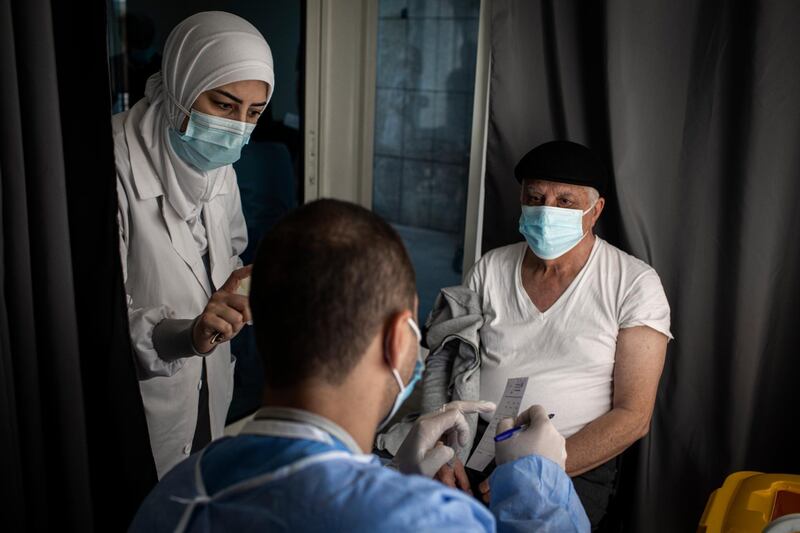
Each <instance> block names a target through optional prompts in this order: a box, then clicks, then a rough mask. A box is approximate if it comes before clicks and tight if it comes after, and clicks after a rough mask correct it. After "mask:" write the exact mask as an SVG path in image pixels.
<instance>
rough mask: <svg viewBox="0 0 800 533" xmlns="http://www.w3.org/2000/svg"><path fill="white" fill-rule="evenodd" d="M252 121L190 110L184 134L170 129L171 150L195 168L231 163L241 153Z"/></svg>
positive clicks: (250, 131) (217, 166) (248, 138)
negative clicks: (242, 120)
mask: <svg viewBox="0 0 800 533" xmlns="http://www.w3.org/2000/svg"><path fill="white" fill-rule="evenodd" d="M255 127H256V125H255V124H250V123H248V122H241V121H238V120H231V119H228V118H222V117H215V116H213V115H206V114H205V113H201V112H199V111H197V110H195V109H192V113H191V115H189V123H188V124H187V126H186V131H185V132H184V133H179V132H178V131H175V130H173V129H170V130H169V140H170V144H171V145H172V149H173V150H175V153H177V154H178V155H179V156H180V158H181V159H183V160H184V161H186V162H187V163H189V164H190V165H192V166H193V167H195V168H196V169H198V170H202V171H204V172H208V171H209V170H214V169H215V168H219V167H224V166H225V165H230V164H232V163H235V162H236V161H238V160H239V158H240V157H241V156H242V147H244V145H246V144H247V143H248V141H250V134H251V133H253V128H255Z"/></svg>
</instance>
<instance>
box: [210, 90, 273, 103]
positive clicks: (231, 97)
mask: <svg viewBox="0 0 800 533" xmlns="http://www.w3.org/2000/svg"><path fill="white" fill-rule="evenodd" d="M214 92H215V93H219V94H221V95H222V96H225V97H227V98H230V99H231V100H233V101H234V102H236V103H237V104H241V103H242V99H241V98H239V97H237V96H234V95H232V94H231V93H229V92H228V91H223V90H222V89H214ZM265 105H267V103H266V102H258V103H255V104H250V107H263V106H265Z"/></svg>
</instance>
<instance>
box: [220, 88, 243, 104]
mask: <svg viewBox="0 0 800 533" xmlns="http://www.w3.org/2000/svg"><path fill="white" fill-rule="evenodd" d="M214 92H215V93H219V94H221V95H222V96H226V97H228V98H230V99H231V100H233V101H234V102H236V103H237V104H241V103H242V99H241V98H237V97H236V96H234V95H232V94H231V93H229V92H228V91H223V90H221V89H214Z"/></svg>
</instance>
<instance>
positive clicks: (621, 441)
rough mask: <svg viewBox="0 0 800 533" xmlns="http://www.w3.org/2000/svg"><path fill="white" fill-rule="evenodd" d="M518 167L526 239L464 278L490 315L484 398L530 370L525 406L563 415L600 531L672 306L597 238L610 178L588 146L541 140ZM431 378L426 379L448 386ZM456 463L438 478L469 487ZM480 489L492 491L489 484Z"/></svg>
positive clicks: (483, 357) (483, 346) (643, 425)
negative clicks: (608, 178)
mask: <svg viewBox="0 0 800 533" xmlns="http://www.w3.org/2000/svg"><path fill="white" fill-rule="evenodd" d="M515 175H516V178H517V180H518V181H519V183H520V185H521V188H520V203H521V204H522V215H521V217H520V222H519V231H520V233H522V235H523V236H524V237H525V242H520V243H518V244H513V245H510V246H505V247H502V248H498V249H496V250H492V251H491V252H489V253H488V254H486V255H485V256H484V257H483V258H482V259H481V260H480V261H479V262H478V263H477V264H476V265H475V266H474V267H473V269H472V271H471V272H470V273H469V274H468V275H467V278H466V281H465V284H466V285H467V287H468V288H469V289H471V290H472V291H474V292H475V293H477V298H476V301H477V302H478V304H477V305H479V306H480V311H479V312H480V314H481V315H482V320H481V321H480V325H479V329H478V333H477V334H478V335H479V341H478V343H479V347H478V351H479V358H480V371H479V372H480V386H479V389H480V398H481V399H484V400H490V401H495V402H496V401H498V400H499V399H500V397H501V396H502V393H503V388H504V386H505V384H506V380H507V379H508V378H512V377H518V376H527V377H528V378H529V381H528V385H527V389H526V392H525V397H524V399H523V402H522V407H523V408H524V407H525V406H527V405H532V404H541V405H543V406H544V407H545V408H546V409H547V411H548V412H550V413H554V414H555V418H554V419H553V422H554V424H555V426H556V428H557V429H558V430H559V431H560V432H561V433H562V434H563V435H564V436H565V437H566V438H567V441H566V444H567V454H568V455H567V463H566V468H567V473H568V474H569V475H570V476H573V482H574V483H575V487H576V490H577V491H578V494H579V496H580V497H581V500H582V502H583V505H584V507H585V509H586V511H587V514H588V516H589V518H590V520H591V521H592V526H593V527H594V528H596V527H598V524H599V523H600V522H601V520H602V519H603V517H604V515H605V513H606V507H607V504H608V501H609V498H610V496H611V494H612V492H613V490H614V485H615V478H616V460H615V458H616V457H617V456H618V455H619V454H620V453H621V452H622V451H623V450H625V449H626V448H627V447H628V446H630V445H631V444H633V443H634V442H635V441H636V440H638V439H640V438H641V437H642V436H644V435H645V434H646V433H647V431H648V428H649V425H650V417H651V414H652V411H653V404H654V402H655V397H656V390H657V388H658V381H659V378H660V376H661V371H662V368H663V364H664V357H665V354H666V348H667V342H668V340H669V339H670V338H671V335H670V329H669V328H670V314H669V305H668V303H667V299H666V297H665V295H664V290H663V288H662V286H661V282H660V280H659V277H658V275H657V274H656V272H655V271H654V270H653V269H652V268H651V267H650V266H648V265H647V264H645V263H644V262H642V261H640V260H639V259H636V258H635V257H632V256H630V255H628V254H626V253H624V252H623V251H621V250H619V249H618V248H616V247H614V246H612V245H610V244H609V243H607V242H605V241H604V240H602V239H600V238H599V237H597V236H595V235H594V233H593V228H594V226H595V224H596V222H597V220H598V219H599V218H600V215H601V213H602V212H603V207H604V205H605V200H604V198H603V197H602V194H603V192H604V190H605V184H606V178H605V173H604V170H603V166H602V165H601V164H600V162H599V161H598V160H597V158H596V157H595V156H594V155H593V154H592V153H591V151H590V150H589V149H588V148H586V147H584V146H582V145H579V144H576V143H572V142H566V141H553V142H549V143H546V144H543V145H540V146H538V147H537V148H534V149H533V150H531V151H530V152H528V154H526V155H525V156H524V157H523V158H522V160H521V161H520V162H519V164H518V165H517V167H516V169H515ZM431 348H432V349H433V348H434V347H433V346H431ZM434 352H435V350H434ZM462 353H463V352H462ZM430 362H431V363H433V361H432V360H431V361H430ZM456 366H458V365H456ZM476 366H477V365H476ZM428 378H429V376H428V375H426V380H425V387H426V388H427V387H429V385H430V386H441V382H440V381H439V382H435V383H434V381H435V380H429V379H428ZM429 381H430V383H429ZM449 383H451V384H452V383H453V380H452V379H451V380H449ZM483 418H484V419H485V418H486V417H483ZM481 426H484V427H485V424H481V425H480V426H479V429H478V437H480V429H481ZM455 468H456V471H455V472H453V471H452V470H450V469H449V468H448V467H444V468H443V470H442V471H440V472H439V474H438V477H439V479H441V480H442V481H445V482H447V483H448V484H451V485H454V484H458V485H459V486H461V487H462V488H464V489H465V490H467V489H468V487H469V483H468V482H467V476H466V474H465V472H464V470H463V466H462V465H461V463H460V462H457V463H456V466H455ZM454 475H455V477H454ZM484 475H485V474H484ZM474 476H475V473H474V472H470V477H471V481H472V482H473V484H475V479H474ZM479 490H480V492H482V493H483V497H484V500H488V499H489V497H490V496H489V487H488V484H487V483H485V482H484V483H482V484H480V486H479Z"/></svg>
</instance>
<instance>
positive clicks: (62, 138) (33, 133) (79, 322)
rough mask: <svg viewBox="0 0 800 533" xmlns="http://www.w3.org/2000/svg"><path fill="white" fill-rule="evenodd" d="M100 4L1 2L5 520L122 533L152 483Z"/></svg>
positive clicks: (1, 487)
mask: <svg viewBox="0 0 800 533" xmlns="http://www.w3.org/2000/svg"><path fill="white" fill-rule="evenodd" d="M105 9H106V6H105V3H104V2H102V1H97V0H94V1H90V2H84V3H82V4H81V5H80V7H77V6H76V5H75V4H74V3H70V2H52V3H51V2H49V1H47V0H0V87H2V91H0V94H2V97H0V117H2V122H0V220H2V231H1V232H0V277H1V279H2V283H0V350H1V351H0V416H2V419H1V420H0V424H2V436H1V437H0V472H2V475H0V491H2V494H1V495H0V501H2V508H3V511H2V520H3V524H2V529H3V530H4V531H22V530H31V531H48V530H64V531H93V530H101V531H108V530H114V531H116V530H122V529H125V527H126V526H127V524H128V522H129V520H130V518H131V517H132V514H133V512H134V511H135V509H136V507H137V505H138V503H139V502H140V501H141V499H142V498H143V496H144V495H145V494H146V492H147V490H148V489H149V487H150V486H152V484H154V483H155V469H154V466H153V461H152V457H151V455H150V450H149V443H148V439H147V429H146V425H145V419H144V413H143V409H142V405H141V399H140V398H139V391H138V384H137V381H136V376H135V373H134V366H133V359H132V357H131V352H130V345H129V341H128V331H127V315H126V310H125V302H124V291H123V288H122V276H121V265H120V262H119V256H118V242H117V229H116V218H115V215H116V189H115V177H114V163H113V146H112V142H111V124H110V96H109V82H108V64H107V51H106V40H105V20H106V19H105Z"/></svg>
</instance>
